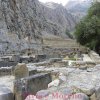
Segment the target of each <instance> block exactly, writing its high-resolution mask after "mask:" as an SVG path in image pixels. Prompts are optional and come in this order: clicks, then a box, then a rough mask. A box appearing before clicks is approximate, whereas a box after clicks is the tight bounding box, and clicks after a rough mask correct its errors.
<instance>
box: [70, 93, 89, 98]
mask: <svg viewBox="0 0 100 100" xmlns="http://www.w3.org/2000/svg"><path fill="white" fill-rule="evenodd" d="M69 100H89V97H88V96H87V95H85V94H83V93H77V94H73V95H72V96H71V97H70V99H69Z"/></svg>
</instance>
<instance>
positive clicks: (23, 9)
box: [0, 0, 76, 52]
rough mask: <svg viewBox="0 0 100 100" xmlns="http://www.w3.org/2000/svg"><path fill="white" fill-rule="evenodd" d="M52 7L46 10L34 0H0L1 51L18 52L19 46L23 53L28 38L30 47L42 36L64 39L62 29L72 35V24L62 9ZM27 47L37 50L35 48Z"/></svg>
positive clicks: (69, 15) (69, 16)
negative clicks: (70, 32)
mask: <svg viewBox="0 0 100 100" xmlns="http://www.w3.org/2000/svg"><path fill="white" fill-rule="evenodd" d="M56 5H57V6H56V7H55V8H50V7H48V6H46V5H44V4H42V3H40V2H39V1H38V0H28V1H25V0H0V39H1V40H2V42H3V47H1V48H4V50H6V51H7V50H8V51H9V52H10V51H14V50H15V51H16V50H19V48H20V45H21V47H22V48H21V49H22V50H23V49H27V48H28V44H29V42H28V36H30V40H31V42H32V43H41V42H42V37H44V36H46V37H48V36H52V35H56V36H63V37H68V36H66V35H65V31H66V29H68V30H70V31H72V30H73V29H74V27H75V23H76V22H75V20H74V18H73V16H72V15H71V14H70V13H68V12H67V10H66V9H65V8H64V7H63V6H61V5H58V4H56ZM7 45H9V47H8V48H7ZM30 47H31V48H36V49H39V50H40V49H41V46H38V47H37V46H35V44H34V45H33V44H31V46H30Z"/></svg>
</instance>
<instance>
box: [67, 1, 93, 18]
mask: <svg viewBox="0 0 100 100" xmlns="http://www.w3.org/2000/svg"><path fill="white" fill-rule="evenodd" d="M92 1H93V0H70V1H69V2H68V3H67V5H66V6H65V7H66V9H67V10H68V11H69V12H70V13H71V14H72V15H74V16H76V17H78V18H79V19H81V18H82V17H83V16H85V15H86V13H87V10H88V8H89V7H90V6H91V4H92Z"/></svg>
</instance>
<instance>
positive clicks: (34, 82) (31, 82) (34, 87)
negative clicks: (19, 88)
mask: <svg viewBox="0 0 100 100" xmlns="http://www.w3.org/2000/svg"><path fill="white" fill-rule="evenodd" d="M26 80H27V83H28V89H29V90H28V91H30V93H33V94H35V93H36V92H37V91H39V90H42V89H46V88H48V84H49V83H50V82H51V81H52V78H51V74H50V73H39V74H36V75H33V76H30V77H27V78H26Z"/></svg>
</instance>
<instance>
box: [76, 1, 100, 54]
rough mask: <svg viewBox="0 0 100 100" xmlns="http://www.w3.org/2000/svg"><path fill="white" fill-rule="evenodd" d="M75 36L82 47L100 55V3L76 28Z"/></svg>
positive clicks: (92, 7) (94, 4)
mask: <svg viewBox="0 0 100 100" xmlns="http://www.w3.org/2000/svg"><path fill="white" fill-rule="evenodd" d="M74 34H75V36H76V39H77V41H78V42H79V43H80V44H81V45H85V46H87V47H89V48H90V49H93V50H95V51H97V52H98V53H99V54H100V2H95V3H93V4H92V6H91V7H90V8H89V10H88V14H87V16H86V17H85V18H84V19H82V20H81V21H80V23H79V24H78V25H77V26H76V31H75V33H74Z"/></svg>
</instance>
